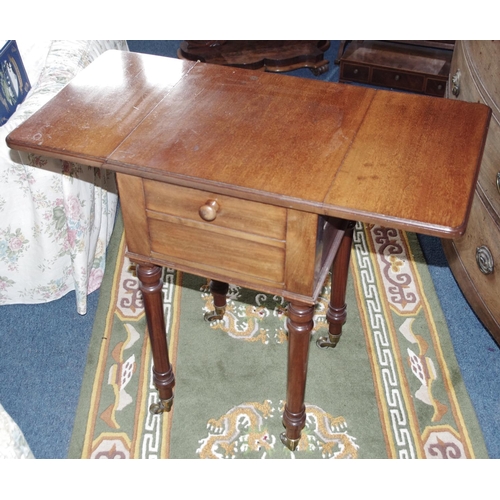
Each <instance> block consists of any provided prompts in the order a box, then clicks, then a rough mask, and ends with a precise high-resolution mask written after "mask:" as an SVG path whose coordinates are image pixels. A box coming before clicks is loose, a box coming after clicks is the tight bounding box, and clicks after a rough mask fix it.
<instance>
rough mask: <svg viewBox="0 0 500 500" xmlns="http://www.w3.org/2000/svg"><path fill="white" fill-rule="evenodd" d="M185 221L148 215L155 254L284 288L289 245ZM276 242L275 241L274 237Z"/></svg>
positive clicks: (205, 271)
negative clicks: (212, 229) (205, 227)
mask: <svg viewBox="0 0 500 500" xmlns="http://www.w3.org/2000/svg"><path fill="white" fill-rule="evenodd" d="M184 222H185V221H184V220H182V219H178V220H174V219H172V220H162V219H161V218H158V219H156V218H153V217H151V216H149V217H148V228H149V238H150V241H151V251H152V252H151V255H152V257H154V258H156V259H160V260H162V261H165V262H166V263H170V264H171V265H174V266H175V265H180V266H184V267H188V268H190V269H193V270H195V271H198V272H199V274H202V275H203V274H205V275H208V276H210V275H211V273H212V274H221V275H224V276H227V277H228V278H232V277H238V278H241V279H243V280H245V279H246V280H248V281H249V282H250V283H255V280H254V279H252V278H256V279H257V283H259V282H261V281H267V282H268V283H269V284H270V285H273V286H277V287H280V288H281V287H282V284H283V282H284V266H285V244H284V242H282V243H281V244H279V242H276V243H275V245H266V244H265V243H263V242H262V241H254V240H252V239H251V238H250V239H249V238H246V237H245V233H237V232H233V233H231V232H226V233H225V234H220V233H219V232H214V231H210V230H207V229H201V228H200V226H192V225H189V224H187V225H185V224H184ZM270 241H273V242H274V241H275V240H270Z"/></svg>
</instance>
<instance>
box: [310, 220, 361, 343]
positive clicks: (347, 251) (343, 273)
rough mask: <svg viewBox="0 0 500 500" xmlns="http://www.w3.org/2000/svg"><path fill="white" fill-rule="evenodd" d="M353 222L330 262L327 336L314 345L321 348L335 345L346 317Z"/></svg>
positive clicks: (349, 224) (350, 223) (348, 226)
mask: <svg viewBox="0 0 500 500" xmlns="http://www.w3.org/2000/svg"><path fill="white" fill-rule="evenodd" d="M355 225H356V223H355V222H352V221H350V222H349V223H348V225H347V228H346V230H345V233H344V237H343V238H342V242H341V243H340V247H339V249H338V251H337V255H336V256H335V259H334V260H333V264H332V287H331V293H330V303H329V304H328V311H327V313H326V319H327V320H328V324H329V327H328V337H320V338H319V339H318V340H317V341H316V345H317V346H318V347H321V348H328V347H335V346H336V345H337V344H338V342H339V340H340V336H341V335H342V326H343V325H344V323H345V322H346V318H347V304H346V302H345V296H346V290H347V278H348V276H349V261H350V259H351V248H352V236H353V232H354V226H355Z"/></svg>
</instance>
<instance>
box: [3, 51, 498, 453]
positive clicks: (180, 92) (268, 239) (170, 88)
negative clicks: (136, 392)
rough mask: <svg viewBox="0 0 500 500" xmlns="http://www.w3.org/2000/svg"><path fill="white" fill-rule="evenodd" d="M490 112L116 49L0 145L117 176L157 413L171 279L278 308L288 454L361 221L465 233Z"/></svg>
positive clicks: (342, 309) (338, 311)
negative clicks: (166, 271) (313, 345)
mask: <svg viewBox="0 0 500 500" xmlns="http://www.w3.org/2000/svg"><path fill="white" fill-rule="evenodd" d="M489 119H490V109H489V108H488V107H487V106H485V105H482V104H477V103H466V102H461V101H451V100H447V99H440V98H433V97H426V96H419V95H413V94H403V93H397V92H390V91H385V90H374V89H371V88H364V87H357V86H350V85H345V84H334V83H328V82H321V81H315V80H311V79H305V78H297V77H292V76H282V75H278V74H272V73H264V72H254V71H251V70H245V69H237V68H231V67H226V66H220V65H212V64H206V63H199V62H191V61H182V60H177V59H169V58H164V57H159V56H149V55H141V54H137V53H129V52H119V51H109V52H106V53H105V54H103V55H102V56H101V57H100V58H98V59H97V60H96V61H95V62H93V63H92V64H91V65H90V66H88V67H87V68H86V69H85V70H83V71H82V72H81V73H80V74H78V75H77V76H76V77H75V78H74V79H73V80H72V81H71V82H70V83H69V84H68V85H67V86H66V87H65V88H64V89H63V90H62V91H61V92H60V93H59V94H58V95H57V96H56V97H54V98H53V99H52V100H51V101H50V102H49V103H47V104H46V105H45V106H44V107H43V108H42V109H40V110H39V111H38V112H37V113H36V114H34V115H33V116H32V117H31V118H29V119H28V120H27V121H26V122H25V123H23V124H22V125H21V126H20V127H19V128H17V129H16V130H14V131H13V132H12V133H11V134H10V135H9V136H8V138H7V143H8V145H9V146H10V147H11V148H15V149H19V150H23V151H28V152H34V153H38V154H42V155H46V156H51V157H55V158H60V159H64V160H71V161H76V162H79V163H83V164H87V165H91V166H95V167H104V168H107V169H110V170H114V171H116V173H117V180H118V186H119V195H120V199H121V208H122V212H123V218H124V224H125V234H126V241H127V247H128V256H129V257H130V259H131V260H132V261H134V262H136V263H137V264H138V266H137V275H138V278H139V281H140V289H141V290H142V294H143V298H144V306H145V312H146V317H147V323H148V331H149V335H150V338H151V344H152V351H153V362H154V380H155V384H156V387H157V389H158V391H159V398H160V403H159V404H158V405H156V407H154V408H153V409H152V411H163V410H168V409H169V408H170V406H171V404H172V399H173V387H174V382H175V379H174V374H173V371H172V367H171V365H170V361H169V357H168V349H167V339H166V335H165V325H164V316H163V308H162V298H161V287H162V283H161V268H160V266H168V267H172V268H175V269H178V270H181V271H187V272H190V273H194V274H199V275H202V276H206V277H208V278H210V279H211V280H212V281H211V290H212V293H213V294H214V303H215V311H214V313H213V314H211V315H209V318H208V319H209V320H210V319H214V318H218V317H220V316H221V315H223V314H224V306H225V293H226V291H227V282H232V283H234V284H236V285H241V286H244V287H248V288H253V289H256V290H260V291H264V292H268V293H273V294H277V295H281V296H283V297H284V298H285V299H287V300H288V301H289V308H288V319H287V328H288V379H287V395H286V405H285V410H284V415H283V423H284V425H285V428H286V430H285V432H284V433H283V435H282V441H283V443H284V444H285V445H286V446H288V447H289V448H290V449H292V450H293V449H295V447H296V446H297V443H298V441H299V438H300V433H301V429H302V428H303V427H304V424H305V418H306V413H305V406H304V393H305V388H306V376H307V361H308V355H309V344H310V337H311V336H310V332H311V328H312V326H313V323H312V318H313V308H314V304H315V302H316V300H317V297H318V294H319V292H320V289H321V287H322V285H323V282H324V280H325V278H326V276H327V274H328V272H329V270H330V268H331V270H332V294H331V299H330V307H329V310H328V313H327V319H328V321H329V334H328V336H326V337H324V338H321V339H320V340H319V341H318V343H319V344H320V345H321V346H323V347H324V346H327V347H328V346H335V344H336V343H337V342H338V339H339V336H340V334H341V330H342V325H343V324H344V322H345V320H346V306H345V288H346V281H347V274H348V266H349V256H350V250H351V241H352V233H353V226H354V221H361V222H364V223H377V224H382V225H384V226H390V227H394V228H398V229H402V230H407V231H415V232H420V233H425V234H430V235H435V236H439V237H441V238H453V237H457V236H459V235H461V234H463V232H464V231H465V229H466V223H467V219H468V215H469V211H470V206H471V201H472V195H473V192H474V186H475V183H476V179H477V175H478V170H479V166H480V163H481V157H482V152H483V147H484V142H485V138H486V133H487V128H488V123H489Z"/></svg>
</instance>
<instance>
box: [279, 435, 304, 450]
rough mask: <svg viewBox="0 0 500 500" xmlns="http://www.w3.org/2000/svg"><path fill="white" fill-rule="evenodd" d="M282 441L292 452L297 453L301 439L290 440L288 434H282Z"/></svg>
mask: <svg viewBox="0 0 500 500" xmlns="http://www.w3.org/2000/svg"><path fill="white" fill-rule="evenodd" d="M280 440H281V442H282V443H283V444H284V445H285V446H286V447H287V448H288V449H289V450H290V451H295V450H296V449H297V446H298V444H299V441H300V437H299V438H297V439H290V438H289V437H287V435H286V432H282V433H281V434H280Z"/></svg>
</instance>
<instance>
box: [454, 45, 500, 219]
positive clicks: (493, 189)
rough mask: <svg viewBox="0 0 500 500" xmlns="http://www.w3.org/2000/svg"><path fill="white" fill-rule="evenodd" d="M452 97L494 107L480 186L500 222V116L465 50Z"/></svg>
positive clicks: (456, 63)
mask: <svg viewBox="0 0 500 500" xmlns="http://www.w3.org/2000/svg"><path fill="white" fill-rule="evenodd" d="M449 96H450V98H452V99H457V98H458V99H460V100H463V101H469V102H483V103H486V104H488V105H489V106H490V107H491V108H492V116H491V120H490V126H489V130H488V136H487V138H486V144H485V147H484V154H483V159H482V163H481V170H480V171H479V178H478V184H479V186H480V187H481V189H482V190H483V192H484V193H485V195H486V198H487V199H488V201H489V202H490V203H491V206H492V208H493V210H494V211H495V212H496V214H497V216H498V218H499V219H500V161H499V158H500V123H499V120H500V115H499V114H498V108H497V107H496V106H495V104H494V103H493V102H492V101H491V97H490V95H489V93H488V91H487V89H485V87H484V83H483V82H482V81H481V80H479V75H478V74H477V72H476V70H474V69H473V68H471V66H470V65H469V63H468V61H467V60H466V57H465V54H464V52H463V51H457V53H456V57H455V58H454V60H453V64H452V77H451V78H450V91H449Z"/></svg>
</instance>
